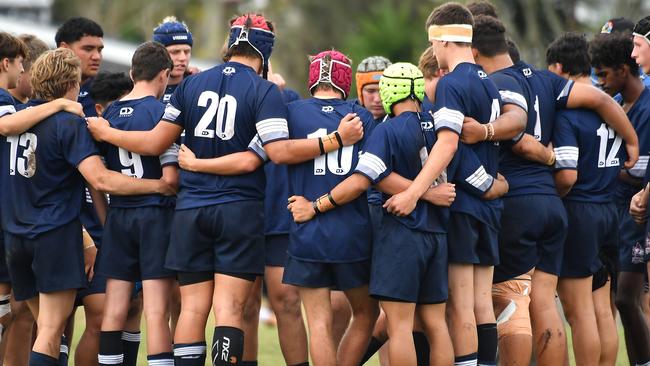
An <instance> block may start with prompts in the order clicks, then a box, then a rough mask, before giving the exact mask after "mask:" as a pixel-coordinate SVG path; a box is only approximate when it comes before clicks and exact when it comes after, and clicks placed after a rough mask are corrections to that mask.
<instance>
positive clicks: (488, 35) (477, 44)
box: [472, 15, 508, 57]
mask: <svg viewBox="0 0 650 366" xmlns="http://www.w3.org/2000/svg"><path fill="white" fill-rule="evenodd" d="M472 47H473V48H476V49H477V50H478V52H479V53H480V54H481V55H484V56H487V57H494V56H496V55H501V54H504V53H506V52H508V43H507V41H506V27H505V26H504V25H503V23H502V22H501V21H500V20H499V19H497V18H494V17H491V16H487V15H477V16H476V17H474V39H472Z"/></svg>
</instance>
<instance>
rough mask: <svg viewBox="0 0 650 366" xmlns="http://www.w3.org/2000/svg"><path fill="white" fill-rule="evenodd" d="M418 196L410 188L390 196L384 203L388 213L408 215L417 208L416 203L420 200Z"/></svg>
mask: <svg viewBox="0 0 650 366" xmlns="http://www.w3.org/2000/svg"><path fill="white" fill-rule="evenodd" d="M418 198H419V197H416V196H415V195H413V194H412V193H411V192H409V191H408V189H407V190H406V191H404V192H401V193H398V194H396V195H394V196H392V197H391V198H389V199H388V200H387V201H386V202H385V203H384V208H385V209H386V211H388V213H391V214H393V215H395V216H407V215H409V214H410V213H411V212H413V210H415V205H416V204H417V202H418Z"/></svg>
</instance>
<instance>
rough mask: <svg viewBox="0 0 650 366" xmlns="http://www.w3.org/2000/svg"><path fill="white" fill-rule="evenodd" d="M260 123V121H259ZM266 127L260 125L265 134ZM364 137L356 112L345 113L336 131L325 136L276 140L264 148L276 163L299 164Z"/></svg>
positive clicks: (261, 132) (261, 133)
mask: <svg viewBox="0 0 650 366" xmlns="http://www.w3.org/2000/svg"><path fill="white" fill-rule="evenodd" d="M258 124H259V123H258ZM264 128H265V127H262V128H260V127H258V133H259V134H260V135H261V136H263V135H264V132H265V131H264V130H263V129H264ZM362 138H363V123H362V121H361V118H359V117H358V116H357V115H356V113H348V114H347V115H345V116H344V117H343V118H342V119H341V121H340V123H339V127H338V129H337V130H336V131H335V132H332V133H330V134H329V135H327V136H325V137H318V138H309V139H291V140H288V139H284V140H275V141H272V142H269V143H266V144H265V145H264V150H265V151H266V154H267V155H268V156H269V158H270V159H271V161H273V162H274V163H276V164H298V163H301V162H303V161H307V160H311V159H313V158H316V157H318V156H320V155H323V154H326V153H328V152H331V151H334V150H338V149H339V148H341V147H343V146H350V145H354V144H355V143H356V142H358V141H359V140H361V139H362Z"/></svg>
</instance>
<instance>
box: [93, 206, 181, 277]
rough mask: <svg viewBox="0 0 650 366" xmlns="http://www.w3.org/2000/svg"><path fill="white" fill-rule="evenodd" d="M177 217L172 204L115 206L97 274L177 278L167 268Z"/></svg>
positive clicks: (109, 216) (108, 223) (109, 219)
mask: <svg viewBox="0 0 650 366" xmlns="http://www.w3.org/2000/svg"><path fill="white" fill-rule="evenodd" d="M173 216H174V209H173V208H171V207H159V206H147V207H137V208H119V207H111V209H110V210H109V211H108V215H107V217H106V225H105V226H104V237H103V241H104V242H103V244H102V249H101V250H100V251H99V267H98V269H97V273H98V274H99V275H103V276H106V278H114V279H118V280H122V281H131V282H136V281H144V280H152V279H157V278H167V277H173V276H174V272H173V271H171V270H169V269H167V268H165V257H166V254H167V248H168V247H169V236H170V228H171V222H172V217H173Z"/></svg>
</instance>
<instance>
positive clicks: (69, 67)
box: [30, 48, 81, 101]
mask: <svg viewBox="0 0 650 366" xmlns="http://www.w3.org/2000/svg"><path fill="white" fill-rule="evenodd" d="M80 65H81V62H80V61H79V59H78V58H77V56H75V54H74V52H73V51H72V50H70V49H66V48H57V49H55V50H52V51H47V52H45V53H43V54H42V55H41V56H40V57H39V58H38V59H36V61H34V64H33V65H32V75H31V80H30V81H31V83H32V88H33V90H34V96H35V97H36V98H37V99H43V100H46V101H50V100H54V99H57V98H61V97H63V96H64V95H65V94H66V93H67V92H68V91H69V90H70V89H72V88H74V87H75V86H77V85H78V84H79V82H80V81H81V67H80Z"/></svg>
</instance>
